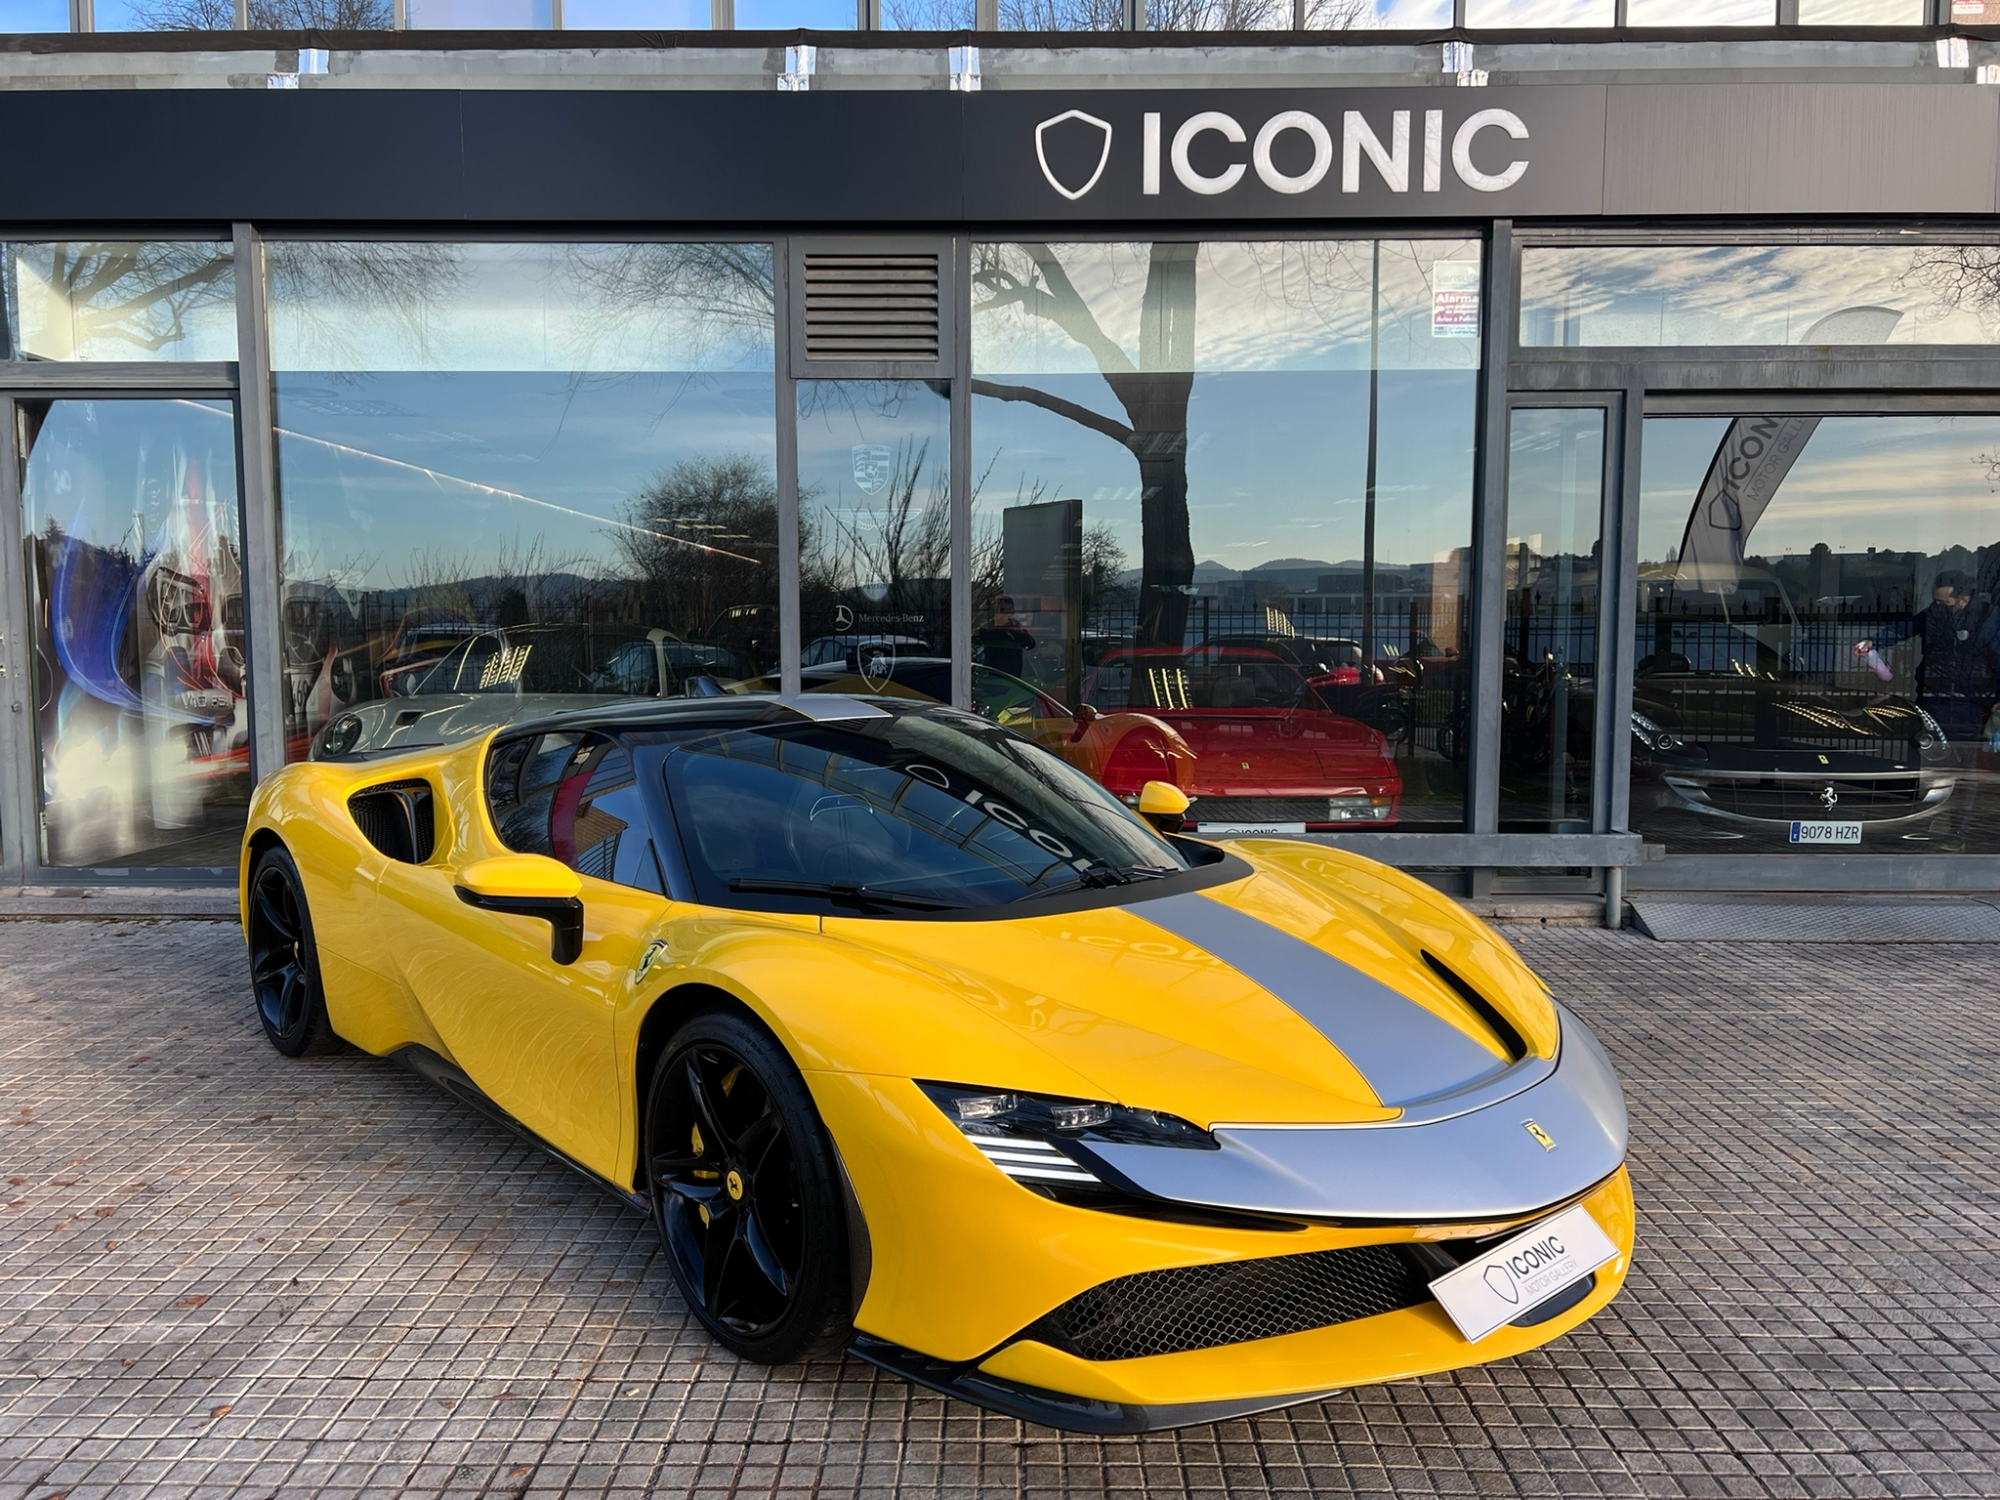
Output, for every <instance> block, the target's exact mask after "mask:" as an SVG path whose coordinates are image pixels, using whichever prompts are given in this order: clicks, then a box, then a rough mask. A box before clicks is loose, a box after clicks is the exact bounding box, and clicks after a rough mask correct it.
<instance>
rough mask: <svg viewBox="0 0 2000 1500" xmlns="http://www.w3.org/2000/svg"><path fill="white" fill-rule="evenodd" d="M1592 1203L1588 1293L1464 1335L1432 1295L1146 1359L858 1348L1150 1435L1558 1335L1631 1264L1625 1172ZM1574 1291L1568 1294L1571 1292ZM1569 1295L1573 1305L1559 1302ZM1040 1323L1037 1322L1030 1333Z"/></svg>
mask: <svg viewBox="0 0 2000 1500" xmlns="http://www.w3.org/2000/svg"><path fill="white" fill-rule="evenodd" d="M1583 1202H1584V1205H1585V1207H1586V1208H1588V1209H1589V1211H1590V1213H1591V1215H1592V1217H1593V1218H1595V1219H1596V1220H1597V1221H1598V1223H1599V1225H1600V1226H1601V1227H1602V1228H1603V1229H1604V1230H1605V1231H1606V1233H1607V1234H1609V1235H1610V1236H1611V1237H1612V1239H1613V1240H1614V1241H1615V1242H1616V1243H1617V1244H1618V1246H1619V1248H1620V1251H1621V1253H1620V1255H1619V1256H1618V1258H1617V1259H1616V1260H1614V1261H1612V1262H1610V1263H1609V1264H1607V1265H1605V1266H1603V1267H1601V1268H1599V1270H1598V1271H1597V1272H1596V1273H1595V1274H1594V1276H1593V1277H1590V1278H1586V1279H1587V1280H1588V1281H1589V1282H1590V1285H1589V1287H1588V1290H1587V1291H1586V1292H1585V1294H1584V1295H1583V1296H1582V1297H1581V1298H1578V1299H1575V1300H1570V1299H1569V1298H1566V1297H1564V1296H1563V1294H1560V1293H1559V1294H1558V1295H1557V1296H1556V1297H1553V1298H1551V1299H1549V1302H1548V1303H1547V1304H1545V1305H1544V1307H1545V1308H1546V1307H1549V1306H1557V1307H1559V1310H1558V1311H1555V1312H1553V1313H1547V1312H1545V1311H1544V1310H1542V1309H1531V1310H1530V1311H1529V1313H1527V1314H1525V1315H1524V1316H1523V1317H1522V1319H1520V1320H1519V1321H1518V1322H1517V1323H1514V1324H1510V1325H1508V1326H1507V1327H1505V1328H1502V1329H1501V1330H1499V1331H1498V1332H1497V1333H1493V1334H1490V1335H1488V1336H1487V1337H1486V1338H1485V1339H1482V1340H1481V1341H1480V1342H1479V1343H1477V1344H1468V1343H1467V1342H1466V1341H1465V1339H1464V1338H1463V1336H1461V1335H1460V1333H1459V1332H1458V1329H1457V1328H1456V1327H1455V1326H1454V1325H1453V1324H1452V1322H1451V1320H1450V1319H1449V1318H1448V1317H1447V1316H1446V1315H1445V1312H1444V1310H1443V1308H1441V1307H1440V1306H1439V1305H1438V1304H1437V1303H1436V1302H1435V1301H1427V1302H1425V1303H1423V1304H1421V1305H1418V1306H1414V1307H1410V1308H1405V1309H1402V1310H1399V1311H1396V1312H1389V1313H1383V1314H1381V1315H1379V1316H1375V1317H1369V1318H1362V1319H1357V1320H1355V1321H1352V1322H1346V1323H1340V1324H1336V1325H1333V1326H1330V1327H1326V1328H1317V1329H1312V1330H1308V1331H1305V1332H1300V1333H1294V1334H1287V1335H1284V1336H1281V1337H1277V1338H1268V1339H1257V1340H1253V1341H1250V1342H1245V1343H1238V1344H1228V1345H1223V1346H1219V1347H1216V1348H1209V1349H1199V1350H1190V1351H1187V1352H1184V1353H1177V1354H1162V1355H1153V1356H1149V1357H1145V1358H1139V1359H1120V1360H1087V1359H1081V1358H1079V1357H1077V1356H1076V1355H1074V1354H1071V1353H1068V1352H1065V1351H1064V1350H1061V1349H1058V1348H1054V1347H1051V1346H1050V1345H1048V1344H1045V1343H1042V1342H1040V1341H1039V1340H1036V1339H1034V1338H1032V1337H1029V1336H1023V1337H1020V1338H1017V1339H1013V1340H1010V1341H1008V1342H1007V1343H1005V1344H1004V1345H1002V1346H1001V1347H1000V1348H999V1349H997V1350H995V1351H994V1352H993V1353H991V1354H989V1355H987V1356H986V1357H984V1358H983V1359H974V1360H965V1361H957V1362H953V1361H947V1360H939V1359H934V1358H931V1357H929V1356H926V1355H923V1354H920V1353H918V1352H916V1351H915V1350H912V1349H908V1348H904V1347H899V1346H897V1345H895V1344H892V1343H889V1342H887V1341H885V1340H882V1339H878V1338H873V1337H870V1336H868V1335H866V1334H863V1335H861V1336H859V1337H857V1338H856V1340H855V1342H854V1344H853V1345H852V1346H851V1352H852V1353H854V1354H855V1355H857V1356H858V1357H860V1358H862V1359H865V1360H867V1361H868V1362H869V1363H871V1364H874V1365H878V1366H880V1367H881V1368H882V1369H885V1370H889V1371H892V1372H893V1373H895V1374H898V1375H901V1376H903V1377H904V1378H905V1379H908V1380H911V1381H914V1382H915V1383H916V1384H918V1385H922V1386H926V1387H928V1388H930V1389H932V1390H935V1391H939V1392H942V1393H943V1394H945V1395H949V1396H956V1397H958V1398H959V1399H960V1400H962V1401H967V1402H970V1403H971V1404H973V1405H975V1406H982V1407H986V1408H987V1409H989V1410H993V1411H1000V1412H1005V1413H1007V1414H1008V1415H1010V1416H1015V1417H1019V1418H1022V1419H1023V1420H1025V1421H1031V1422H1040V1423H1043V1424H1044V1425H1046V1426H1050V1427H1056V1428H1061V1429H1063V1430H1065V1431H1071V1432H1096V1433H1119V1432H1153V1431H1159V1430H1161V1429H1165V1428H1172V1427H1186V1426H1191V1425H1194V1424H1197V1423H1206V1422H1220V1421H1225V1420H1228V1419H1230V1418H1233V1417H1240V1416H1248V1415H1250V1414H1252V1413H1255V1412H1260V1411H1269V1410H1272V1409H1274V1408H1277V1407H1283V1406H1291V1405H1294V1404H1296V1403H1298V1402H1302V1401H1312V1400H1317V1399H1320V1398H1323V1397H1326V1396H1329V1395H1332V1394H1333V1393H1334V1392H1336V1391H1340V1390H1344V1389H1347V1388H1349V1387H1352V1386H1358V1385H1369V1384H1375V1383H1379V1382H1381V1381H1385V1380H1399V1379H1408V1378H1411V1377H1414V1376H1420V1375H1429V1374H1435V1373H1437V1372H1439V1371H1443V1370H1451V1369H1457V1368H1460V1367H1463V1366H1466V1365H1471V1364H1483V1363H1485V1362H1487V1361H1490V1360H1499V1359H1507V1358H1511V1357H1513V1356H1514V1355H1517V1354H1521V1353H1524V1352H1526V1351H1527V1350H1529V1349H1532V1348H1535V1347H1536V1346H1538V1345H1540V1344H1544V1343H1546V1342H1548V1341H1549V1340H1551V1339H1554V1338H1557V1337H1560V1336H1561V1335H1562V1334H1564V1333H1566V1332H1568V1331H1569V1330H1570V1329H1571V1328H1574V1327H1576V1326H1577V1325H1578V1324H1579V1323H1582V1322H1584V1321H1585V1320H1586V1319H1588V1318H1590V1317H1591V1316H1592V1315H1593V1314H1595V1313H1596V1312H1597V1311H1598V1310H1599V1309H1600V1308H1602V1307H1603V1306H1604V1305H1605V1304H1606V1303H1608V1302H1610V1301H1611V1299H1612V1298H1613V1297H1615V1296H1616V1295H1617V1294H1618V1291H1619V1289H1620V1288H1621V1287H1622V1286H1623V1285H1624V1281H1625V1276H1626V1273H1627V1271H1628V1269H1629V1268H1630V1264H1631V1253H1632V1243H1633V1227H1634V1219H1633V1210H1632V1192H1631V1184H1630V1180H1629V1178H1628V1177H1627V1175H1626V1173H1625V1172H1624V1171H1623V1170H1621V1171H1619V1172H1618V1173H1617V1175H1616V1176H1615V1177H1613V1178H1612V1179H1611V1180H1610V1181H1608V1182H1606V1183H1603V1184H1601V1185H1600V1186H1599V1187H1598V1188H1597V1189H1596V1190H1595V1191H1593V1192H1592V1193H1590V1194H1588V1195H1587V1196H1586V1197H1585V1198H1584V1200H1583ZM1573 1295H1574V1294H1573V1292H1572V1296H1573ZM1564 1303H1567V1305H1561V1304H1564ZM1032 1331H1033V1330H1030V1332H1032Z"/></svg>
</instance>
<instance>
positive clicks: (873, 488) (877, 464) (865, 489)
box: [848, 443, 894, 495]
mask: <svg viewBox="0 0 2000 1500" xmlns="http://www.w3.org/2000/svg"><path fill="white" fill-rule="evenodd" d="M848 452H849V455H850V456H851V457H852V458H853V460H854V483H855V486H856V488H858V489H859V490H860V491H861V493H862V494H864V495H879V494H881V493H882V491H884V490H886V489H887V488H889V476H890V473H891V471H892V469H893V467H894V460H893V459H892V458H891V456H890V453H889V449H888V447H887V445H886V444H883V443H856V444H855V445H854V446H853V447H852V448H850V449H849V450H848Z"/></svg>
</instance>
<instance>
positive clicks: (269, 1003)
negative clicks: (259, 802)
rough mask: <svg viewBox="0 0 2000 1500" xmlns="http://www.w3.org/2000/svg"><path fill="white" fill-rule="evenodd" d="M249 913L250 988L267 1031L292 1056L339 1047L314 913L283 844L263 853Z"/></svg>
mask: <svg viewBox="0 0 2000 1500" xmlns="http://www.w3.org/2000/svg"><path fill="white" fill-rule="evenodd" d="M244 916H245V921H244V927H245V934H244V935H245V937H246V938H248V940H249V948H250V988H251V992H252V993H253V994H254V995H255V996H256V999H257V1019H258V1020H259V1021H261V1022H262V1023H263V1025H264V1035H265V1036H266V1037H268V1038H270V1042H271V1045H272V1046H273V1047H275V1048H277V1049H278V1051H279V1052H281V1053H283V1054H284V1055H285V1056H286V1057H305V1056H307V1055H309V1054H311V1053H316V1052H331V1051H333V1050H334V1049H335V1048H336V1047H338V1046H339V1038H337V1037H336V1036H335V1035H334V1033H333V1027H332V1025H331V1024H330V1023H329V1022H328V1020H327V1016H326V995H325V993H324V991H322V990H321V988H320V980H319V950H318V949H317V948H316V947H315V946H314V944H313V930H312V913H311V912H310V911H308V910H307V908H306V896H305V890H304V887H303V885H302V884H301V882H300V880H299V867H298V866H297V865H296V864H294V863H293V862H292V857H291V855H289V854H288V853H286V852H285V851H284V850H283V849H267V850H265V851H264V852H263V854H261V855H259V856H258V859H257V863H256V865H255V866H254V867H253V868H252V869H251V871H250V906H249V910H248V911H247V912H246V913H245V914H244Z"/></svg>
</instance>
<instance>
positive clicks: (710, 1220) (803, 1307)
mask: <svg viewBox="0 0 2000 1500" xmlns="http://www.w3.org/2000/svg"><path fill="white" fill-rule="evenodd" d="M645 1141H646V1149H647V1166H646V1173H647V1180H648V1182H649V1183H650V1185H651V1187H652V1193H653V1214H654V1219H655V1221H656V1222H657V1223H658V1225H659V1227H660V1235H661V1238H662V1239H664V1240H665V1241H666V1246H667V1260H668V1263H669V1264H670V1265H671V1266H672V1267H673V1273H674V1282H675V1284H676V1285H677V1286H678V1287H679V1288H680V1292H681V1296H682V1298H683V1299H684V1300H685V1301H686V1302H687V1305H688V1309H689V1310H690V1311H691V1312H693V1314H694V1315H695V1317H696V1318H697V1319H698V1320H700V1322H701V1325H702V1326H703V1327H704V1328H706V1329H707V1330H708V1331H709V1332H710V1333H711V1334H713V1335H714V1336H715V1338H716V1341H717V1342H718V1343H720V1344H722V1345H723V1346H724V1347H725V1348H727V1349H728V1350H729V1351H730V1352H731V1353H732V1354H735V1355H737V1356H738V1357H739V1358H742V1359H747V1360H753V1361H755V1362H756V1363H758V1364H766V1365H778V1364H788V1363H790V1362H791V1361H793V1360H798V1359H806V1358H810V1357H812V1356H813V1355H817V1354H831V1353H833V1352H835V1351H837V1350H838V1349H840V1348H841V1347H842V1346H843V1345H844V1344H845V1343H846V1342H847V1340H848V1338H849V1337H850V1335H851V1334H852V1333H853V1324H852V1321H851V1318H852V1309H851V1307H850V1306H849V1301H848V1299H849V1295H850V1288H849V1285H848V1266H847V1219H846V1208H845V1205H844V1203H843V1201H842V1195H841V1186H840V1168H839V1163H838V1159H837V1158H836V1156H835V1154H834V1149H833V1141H832V1138H831V1137H830V1136H829V1135H828V1134H827V1131H826V1126H825V1125H824V1124H822V1123H821V1121H820V1118H819V1111H818V1110H817V1109H816V1108H814V1106H813V1101H812V1095H811V1093H810V1092H808V1091H807V1089H806V1086H805V1080H804V1079H802V1078H801V1077H800V1076H799V1070H798V1069H797V1068H796V1067H795V1066H793V1064H792V1060H791V1058H790V1057H789V1056H788V1055H787V1054H786V1052H785V1049H784V1048H783V1047H782V1046H781V1045H780V1044H779V1043H778V1041H777V1039H776V1038H775V1037H773V1036H772V1035H771V1034H770V1033H769V1032H768V1031H766V1030H765V1029H764V1028H763V1027H762V1026H760V1025H758V1024H757V1023H756V1022H755V1021H753V1020H751V1019H750V1018H748V1017H746V1016H743V1015H740V1014H737V1013H735V1012H733V1011H726V1010H714V1011H704V1012H702V1013H700V1014H698V1015H695V1016H694V1017H692V1018H690V1019H689V1020H688V1021H687V1022H685V1023H684V1024H683V1025H682V1026H681V1028H680V1030H678V1031H677V1032H675V1033H674V1035H673V1038H672V1039H671V1040H670V1041H669V1042H668V1043H667V1046H666V1050H665V1052H664V1053H663V1055H662V1056H661V1058H660V1062H659V1066H658V1067H657V1068H656V1069H655V1070H654V1073H653V1081H652V1087H651V1088H650V1090H649V1091H648V1093H647V1100H646V1135H645Z"/></svg>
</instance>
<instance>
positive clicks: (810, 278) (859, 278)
mask: <svg viewBox="0 0 2000 1500" xmlns="http://www.w3.org/2000/svg"><path fill="white" fill-rule="evenodd" d="M938 262H939V257H938V256H937V254H936V253H934V252H928V251H921V252H917V253H915V254H876V255H862V254H853V253H832V252H817V251H808V252H807V253H806V255H805V304H806V317H805V325H806V359H807V360H808V361H811V362H815V363H817V362H835V361H842V362H844V361H853V360H883V361H891V360H897V361H902V360H937V359H942V358H943V357H944V342H943V337H942V334H941V332H940V324H939V316H940V308H941V306H942V288H941V286H940V272H939V266H938Z"/></svg>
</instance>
